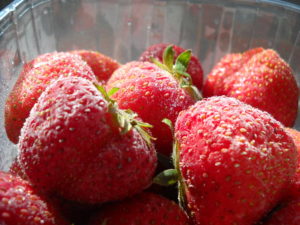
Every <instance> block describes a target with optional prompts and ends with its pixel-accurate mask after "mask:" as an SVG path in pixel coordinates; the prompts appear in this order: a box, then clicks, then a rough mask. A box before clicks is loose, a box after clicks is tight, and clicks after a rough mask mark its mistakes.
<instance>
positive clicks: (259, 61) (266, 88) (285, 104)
mask: <svg viewBox="0 0 300 225" xmlns="http://www.w3.org/2000/svg"><path fill="white" fill-rule="evenodd" d="M203 95H204V97H210V96H214V95H226V96H229V97H234V98H237V99H239V100H240V101H243V102H245V103H247V104H250V105H252V106H254V107H256V108H259V109H261V110H263V111H267V112H269V113H270V114H271V115H272V116H273V117H274V118H275V119H277V120H278V121H280V122H281V123H283V124H284V125H285V126H293V124H294V123H295V120H296V117H297V110H298V96H299V91H298V87H297V82H296V80H295V77H294V75H293V72H292V70H291V68H290V67H289V65H288V64H287V63H286V62H285V61H284V60H283V59H281V58H280V56H279V55H278V54H277V53H276V52H275V51H274V50H272V49H263V48H257V49H251V50H249V51H246V52H245V53H243V54H231V55H227V56H225V57H224V58H222V59H221V61H220V62H219V63H218V64H217V65H216V66H215V67H214V68H213V70H212V71H211V73H210V74H209V75H208V76H207V79H206V81H205V83H204V87H203Z"/></svg>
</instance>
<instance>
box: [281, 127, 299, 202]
mask: <svg viewBox="0 0 300 225" xmlns="http://www.w3.org/2000/svg"><path fill="white" fill-rule="evenodd" d="M285 130H286V132H287V133H288V134H289V135H290V136H291V137H292V138H293V140H294V143H295V145H296V147H297V150H298V153H300V132H299V131H298V130H295V129H292V128H285ZM299 160H300V159H299ZM299 160H298V164H297V171H296V174H295V176H294V177H293V179H292V183H291V187H290V188H289V189H287V191H286V194H287V196H286V197H285V199H284V200H288V199H294V198H295V197H298V196H300V161H299Z"/></svg>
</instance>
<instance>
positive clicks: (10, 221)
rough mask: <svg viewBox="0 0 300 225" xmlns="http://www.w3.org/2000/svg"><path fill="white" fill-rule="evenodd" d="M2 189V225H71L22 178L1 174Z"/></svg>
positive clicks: (0, 206)
mask: <svg viewBox="0 0 300 225" xmlns="http://www.w3.org/2000/svg"><path fill="white" fill-rule="evenodd" d="M0 189H1V191H0V224H5V225H25V224H26V225H67V224H70V223H68V222H67V221H65V220H64V219H63V218H62V216H61V215H59V213H58V212H57V210H55V209H54V208H53V206H52V205H50V204H49V203H47V202H46V201H45V200H44V199H43V198H42V197H40V196H39V195H37V193H36V191H35V190H33V189H32V187H31V186H30V184H29V183H28V182H26V181H24V180H22V179H21V178H19V177H15V176H13V175H11V174H9V173H5V172H0Z"/></svg>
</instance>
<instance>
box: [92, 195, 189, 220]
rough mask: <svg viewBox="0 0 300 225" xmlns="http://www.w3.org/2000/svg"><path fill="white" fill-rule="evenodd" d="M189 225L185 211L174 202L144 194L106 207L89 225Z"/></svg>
mask: <svg viewBox="0 0 300 225" xmlns="http://www.w3.org/2000/svg"><path fill="white" fill-rule="evenodd" d="M103 224H106V225H115V224H118V225H132V224H139V225H148V224H164V225H188V224H189V220H188V217H187V215H186V214H185V213H184V211H183V210H182V209H181V208H180V207H179V206H178V205H177V204H176V203H175V202H173V201H171V200H168V199H166V198H164V197H162V196H159V195H156V194H152V193H148V192H144V193H141V194H139V195H136V196H134V197H132V198H130V199H126V200H124V201H122V202H118V203H114V204H110V205H107V206H104V207H103V209H102V210H100V211H99V212H98V213H97V214H96V215H94V216H93V217H92V219H91V221H90V223H89V225H103Z"/></svg>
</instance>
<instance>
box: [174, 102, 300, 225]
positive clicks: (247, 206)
mask: <svg viewBox="0 0 300 225" xmlns="http://www.w3.org/2000/svg"><path fill="white" fill-rule="evenodd" d="M175 137H176V148H175V149H176V151H175V156H174V161H175V167H176V168H177V170H179V171H180V172H179V179H180V197H181V200H182V201H183V202H185V204H184V205H186V207H187V209H188V210H189V212H190V215H191V216H192V217H193V220H194V222H195V224H197V225H198V224H211V225H219V224H222V225H232V224H243V225H252V224H254V223H255V222H257V221H259V219H260V218H261V217H262V216H263V215H264V214H266V213H267V212H269V211H270V210H271V209H272V208H273V207H274V206H275V205H276V204H277V202H278V201H279V200H280V199H281V198H282V196H283V194H284V191H285V189H286V188H287V187H288V185H289V181H290V179H291V178H292V177H293V176H294V174H295V171H296V166H297V155H298V154H297V150H296V147H295V144H294V142H293V140H292V138H291V137H290V136H289V135H288V134H287V133H286V131H285V130H284V127H283V126H282V125H281V124H280V123H279V122H278V121H276V120H275V119H273V118H272V117H271V116H270V115H269V114H268V113H265V112H263V111H260V110H258V109H255V108H253V107H251V106H249V105H247V104H244V103H242V102H240V101H238V100H236V99H234V98H228V97H224V96H223V97H211V98H207V99H204V100H202V101H199V102H197V103H196V104H194V105H193V106H191V107H190V108H189V109H187V110H185V111H183V112H182V113H180V115H179V116H178V118H177V121H176V125H175Z"/></svg>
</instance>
